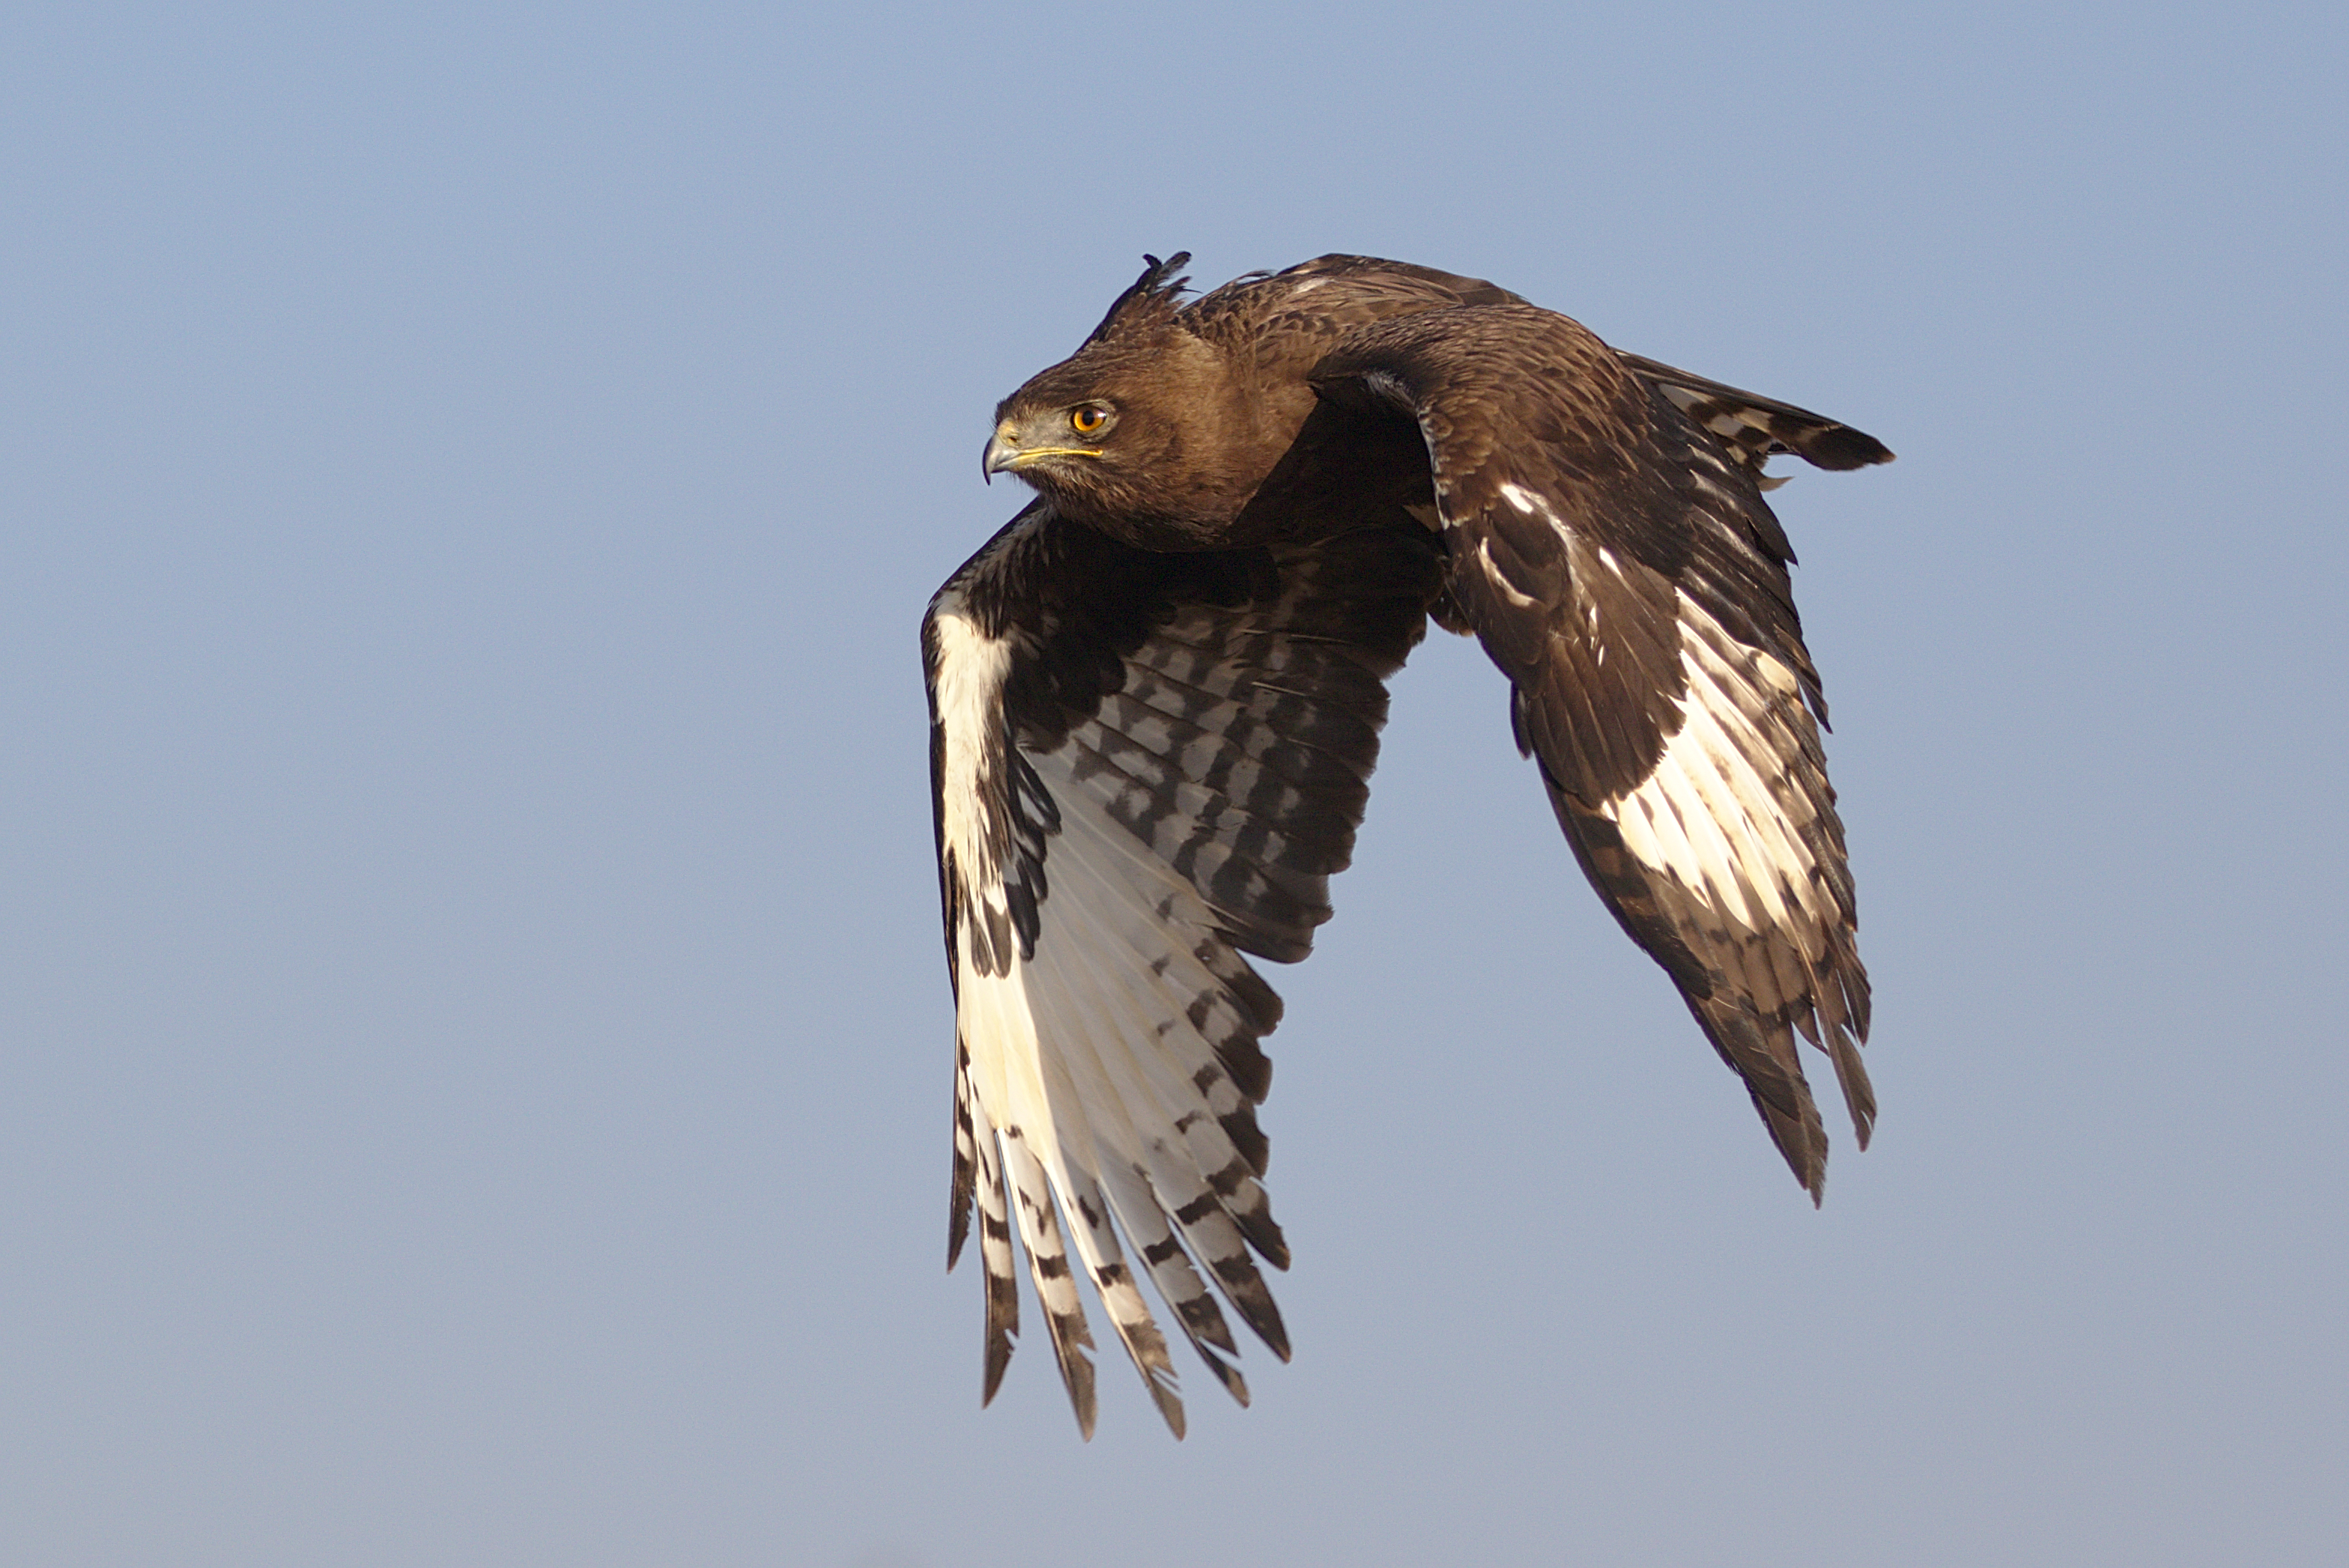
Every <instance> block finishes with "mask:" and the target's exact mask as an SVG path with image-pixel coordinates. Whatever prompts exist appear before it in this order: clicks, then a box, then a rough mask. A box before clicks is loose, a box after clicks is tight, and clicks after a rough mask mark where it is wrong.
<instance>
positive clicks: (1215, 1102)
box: [923, 502, 1440, 1436]
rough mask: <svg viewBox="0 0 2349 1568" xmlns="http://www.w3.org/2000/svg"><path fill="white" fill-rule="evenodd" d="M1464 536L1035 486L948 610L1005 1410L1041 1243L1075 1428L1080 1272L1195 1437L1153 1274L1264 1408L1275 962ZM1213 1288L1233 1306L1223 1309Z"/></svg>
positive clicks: (961, 884)
mask: <svg viewBox="0 0 2349 1568" xmlns="http://www.w3.org/2000/svg"><path fill="white" fill-rule="evenodd" d="M1439 552H1440V546H1439V545H1438V544H1437V543H1436V542H1434V541H1433V539H1432V538H1430V537H1428V536H1426V535H1425V534H1423V532H1422V531H1419V530H1418V529H1417V528H1416V527H1415V526H1397V527H1383V526H1366V527H1364V528H1361V529H1360V530H1357V531H1350V532H1347V533H1344V534H1341V535H1340V536H1338V537H1335V538H1330V539H1324V540H1318V541H1313V542H1307V543H1300V544H1297V545H1290V546H1278V547H1274V548H1271V549H1256V550H1244V551H1225V552H1198V553H1193V554H1165V555H1162V554H1154V553H1150V552H1142V551H1137V550H1133V549H1130V548H1128V547H1126V546H1124V545H1121V544H1117V543H1115V542H1112V541H1110V540H1108V539H1107V538H1105V537H1103V536H1102V535H1100V534H1097V533H1094V532H1092V531H1090V530H1087V529H1083V528H1080V527H1077V526H1075V525H1073V524H1070V523H1067V522H1065V521H1062V520H1061V519H1060V518H1059V517H1057V516H1056V515H1055V514H1054V513H1053V512H1052V511H1051V510H1050V507H1049V505H1047V504H1045V503H1043V502H1039V503H1037V504H1036V505H1033V506H1031V507H1030V508H1029V509H1028V510H1027V511H1024V512H1022V513H1021V514H1020V515H1019V517H1018V518H1015V519H1014V520H1013V521H1011V523H1009V525H1008V526H1007V527H1006V528H1005V529H1004V530H1003V531H1001V532H1000V533H999V534H998V535H997V536H996V537H995V539H994V540H992V541H990V542H988V545H987V546H986V547H985V548H984V549H982V550H981V551H980V552H978V554H977V555H976V556H974V557H973V558H972V559H971V560H970V561H969V562H968V563H967V564H965V565H964V567H963V568H962V569H961V570H960V571H958V572H957V573H956V574H955V575H954V577H952V578H951V579H950V580H949V581H948V582H947V584H946V586H945V587H944V588H942V589H941V590H940V591H939V593H938V594H937V596H936V599H935V600H933V601H932V603H931V605H930V610H929V614H927V616H926V618H925V620H924V623H923V648H924V655H925V661H926V665H927V674H928V677H929V688H930V705H931V734H932V740H931V763H932V779H933V785H934V799H935V806H936V831H937V843H938V860H939V878H940V893H941V899H942V902H943V905H944V909H945V914H946V939H947V966H948V970H949V972H950V974H951V975H952V976H953V978H954V984H955V992H956V1029H957V1058H956V1073H955V1163H954V1179H953V1191H952V1202H951V1217H950V1223H949V1232H948V1264H949V1266H951V1264H953V1262H954V1261H955V1259H956V1258H957V1257H958V1256H959V1254H960V1252H961V1249H962V1247H963V1244H964V1243H965V1240H966V1239H967V1236H968V1226H969V1221H970V1216H971V1215H972V1213H973V1212H976V1213H977V1215H978V1223H979V1238H980V1249H979V1250H980V1258H981V1264H982V1266H983V1268H984V1269H985V1272H986V1274H987V1291H986V1296H987V1318H986V1357H985V1367H986V1384H985V1395H986V1397H987V1398H993V1396H994V1393H995V1390H996V1388H997V1387H998V1386H999V1382H1000V1380H1001V1377H1002V1375H1003V1370H1004V1367H1005V1366H1006V1364H1007V1363H1008V1361H1009V1356H1010V1350H1011V1343H1012V1339H1013V1336H1015V1335H1016V1334H1017V1332H1018V1329H1019V1287H1018V1284H1017V1282H1016V1280H1015V1279H1014V1277H1013V1269H1014V1263H1013V1252H1014V1247H1013V1242H1012V1236H1013V1233H1014V1230H1015V1229H1016V1231H1017V1233H1018V1236H1019V1250H1020V1251H1022V1252H1024V1253H1025V1254H1026V1257H1027V1264H1028V1272H1029V1274H1030V1280H1031V1284H1032V1288H1033V1290H1034V1293H1035V1295H1036V1298H1037V1301H1038V1304H1039V1305H1040V1308H1041V1310H1042V1311H1043V1313H1044V1316H1045V1326H1046V1330H1047V1333H1048V1335H1049V1336H1050V1340H1051V1342H1052V1346H1053V1351H1054V1355H1055V1357H1056V1358H1057V1359H1058V1361H1059V1364H1060V1367H1061V1377H1062V1380H1063V1382H1064V1383H1065V1384H1066V1386H1067V1388H1068V1392H1069V1397H1070V1399H1071V1404H1072V1405H1073V1406H1074V1407H1075V1409H1076V1413H1077V1420H1078V1424H1079V1426H1080V1428H1081V1429H1083V1430H1084V1431H1085V1432H1086V1433H1087V1435H1090V1434H1091V1432H1092V1425H1093V1417H1094V1404H1095V1395H1094V1387H1093V1365H1092V1357H1091V1351H1092V1347H1093V1341H1092V1336H1091V1333H1090V1330H1089V1328H1088V1326H1087V1322H1086V1316H1085V1311H1084V1305H1083V1303H1082V1301H1081V1298H1080V1295H1079V1292H1078V1288H1077V1284H1076V1277H1075V1276H1076V1274H1077V1273H1078V1272H1079V1271H1081V1272H1082V1273H1083V1274H1084V1275H1085V1276H1086V1278H1087V1279H1088V1280H1089V1281H1090V1282H1091V1284H1092V1287H1093V1291H1094V1293H1095V1295H1097V1296H1098V1297H1099V1299H1100V1301H1101V1305H1102V1311H1103V1312H1104V1314H1105V1315H1107V1317H1108V1319H1109V1322H1110V1325H1111V1327H1112V1330H1113V1331H1114V1332H1115V1334H1116V1335H1117V1337H1118V1339H1119V1342H1120V1344H1121V1345H1122V1346H1123V1348H1124V1350H1125V1353H1126V1355H1127V1357H1128V1358H1129V1359H1130V1360H1132V1362H1133V1365H1134V1367H1135V1368H1136V1369H1137V1370H1138V1371H1139V1372H1140V1374H1141V1376H1142V1377H1143V1383H1144V1385H1145V1387H1147V1389H1148V1391H1149V1393H1150V1395H1151V1398H1153V1400H1154V1402H1155V1403H1156V1405H1157V1407H1158V1409H1159V1411H1160V1413H1161V1415H1162V1416H1163V1417H1164V1419H1165V1420H1166V1422H1167V1424H1168V1426H1169V1427H1170V1428H1172V1429H1174V1432H1175V1433H1176V1435H1177V1436H1180V1435H1181V1433H1182V1431H1183V1429H1184V1413H1183V1405H1182V1402H1181V1398H1180V1397H1179V1394H1178V1391H1177V1378H1176V1375H1175V1371H1174V1365H1173V1361H1172V1359H1171V1357H1170V1356H1169V1353H1168V1346H1167V1341H1166V1338H1165V1336H1164V1334H1163V1333H1162V1331H1161V1330H1160V1328H1159V1326H1158V1325H1157V1322H1156V1320H1155V1318H1154V1315H1153V1313H1152V1311H1151V1308H1150V1305H1149V1303H1148V1302H1147V1301H1146V1299H1145V1298H1144V1296H1143V1293H1142V1290H1141V1287H1140V1279H1141V1276H1143V1275H1144V1274H1146V1275H1147V1276H1148V1277H1149V1279H1150V1282H1151V1285H1152V1288H1153V1289H1154V1291H1155V1292H1156V1293H1157V1295H1159V1296H1160V1297H1161V1299H1163V1300H1164V1302H1165V1304H1166V1305H1167V1306H1168V1307H1169V1308H1170V1309H1171V1311H1172V1312H1173V1315H1174V1322H1175V1324H1176V1326H1178V1327H1179V1328H1180V1329H1181V1331H1182V1333H1183V1336H1184V1337H1185V1339H1187V1340H1188V1341H1189V1342H1190V1344H1191V1346H1192V1347H1193V1348H1194V1350H1195V1351H1196V1352H1197V1354H1198V1355H1199V1356H1200V1357H1201V1358H1202V1359H1203V1360H1204V1361H1205V1362H1206V1365H1207V1367H1208V1368H1209V1370H1210V1371H1211V1372H1212V1373H1213V1374H1214V1376H1215V1377H1216V1379H1217V1381H1219V1382H1220V1383H1222V1384H1223V1386H1224V1387H1226V1389H1227V1390H1229V1391H1230V1392H1231V1394H1232V1395H1233V1397H1234V1398H1237V1399H1238V1400H1239V1401H1240V1402H1241V1403H1243V1404H1245V1403H1246V1402H1247V1384H1246V1382H1245V1380H1244V1379H1243V1378H1242V1377H1241V1375H1240V1372H1239V1369H1238V1368H1237V1367H1236V1366H1235V1365H1234V1364H1233V1362H1234V1359H1235V1358H1236V1357H1237V1346H1236V1344H1235V1342H1234V1339H1233V1336H1232V1334H1231V1331H1230V1329H1229V1328H1228V1326H1226V1320H1225V1316H1224V1310H1223V1308H1224V1306H1226V1305H1228V1306H1229V1307H1230V1309H1231V1310H1232V1311H1234V1312H1236V1313H1237V1314H1238V1315H1239V1317H1240V1318H1241V1320H1242V1321H1243V1322H1245V1323H1246V1324H1247V1326H1249V1328H1250V1329H1252V1330H1253V1331H1254V1332H1255V1333H1256V1335H1257V1336H1258V1337H1259V1338H1261V1339H1262V1340H1263V1341H1264V1342H1265V1344H1266V1345H1267V1346H1269V1347H1270V1348H1271V1349H1272V1350H1273V1352H1274V1353H1275V1354H1276V1355H1278V1356H1280V1357H1283V1358H1284V1359H1285V1358H1286V1357H1288V1336H1287V1334H1286V1331H1285V1330H1284V1328H1283V1326H1282V1325H1281V1320H1280V1314H1279V1310H1278V1307H1277V1306H1276V1305H1274V1303H1273V1299H1272V1296H1271V1294H1270V1292H1269V1291H1268V1289H1267V1287H1266V1285H1265V1283H1264V1278H1263V1275H1262V1274H1261V1272H1260V1271H1259V1269H1258V1267H1257V1260H1258V1259H1261V1260H1263V1261H1264V1262H1266V1263H1269V1264H1272V1265H1273V1266H1275V1267H1276V1268H1278V1267H1286V1266H1287V1264H1288V1248H1287V1245H1286V1243H1284V1242H1283V1240H1282V1238H1281V1233H1280V1229H1279V1227H1278V1224H1276V1223H1275V1222H1274V1220H1273V1217H1272V1211H1271V1206H1270V1203H1269V1201H1268V1198H1267V1196H1266V1193H1265V1190H1264V1186H1263V1181H1262V1178H1263V1175H1264V1171H1265V1162H1266V1155H1267V1144H1266V1140H1265V1138H1264V1135H1263V1133H1262V1131H1261V1130H1259V1128H1258V1127H1257V1119H1256V1108H1257V1105H1258V1104H1259V1103H1260V1102H1261V1101H1262V1100H1263V1099H1264V1097H1265V1094H1266V1091H1267V1089H1268V1087H1269V1083H1270V1075H1271V1069H1270V1065H1269V1063H1268V1061H1267V1059H1266V1057H1265V1056H1264V1054H1263V1051H1262V1049H1261V1048H1260V1047H1259V1044H1258V1042H1259V1041H1260V1040H1261V1038H1262V1037H1264V1036H1265V1035H1267V1034H1268V1033H1270V1032H1271V1030H1272V1029H1273V1027H1274V1026H1276V1025H1277V1024H1278V1022H1279V1018H1280V1002H1279V999H1278V996H1277V995H1275V994H1274V993H1273V991H1272V989H1271V987H1270V986H1268V985H1266V984H1265V982H1264V981H1263V979H1262V978H1261V977H1260V976H1258V975H1257V972H1256V970H1255V968H1254V966H1253V965H1251V964H1250V963H1249V958H1250V956H1254V957H1257V958H1268V959H1272V960H1276V961H1280V962H1291V961H1294V960H1296V959H1299V958H1301V957H1303V956H1305V954H1306V953H1307V952H1308V951H1309V949H1310V947H1311V944H1312V937H1313V931H1314V928H1315V927H1316V926H1318V925H1319V923H1321V922H1323V921H1324V920H1326V919H1328V918H1329V915H1330V906H1329V902H1328V891H1329V879H1330V875H1331V874H1332V873H1334V872H1338V871H1340V870H1342V869H1343V868H1344V866H1345V865H1346V863H1347V861H1348V858H1349V856H1350V853H1351V851H1352V845H1353V837H1354V831H1355V829H1356V827H1357V826H1358V825H1359V824H1360V822H1361V814H1362V810H1363V806H1364V803H1365V801H1366V799H1367V798H1368V782H1367V780H1368V778H1369V775H1370V771H1371V767H1372V765H1373V763H1374V762H1375V761H1376V759H1377V751H1378V732H1379V729H1380V727H1381V724H1382V723H1383V722H1384V720H1385V717H1386V703H1387V697H1386V690H1385V686H1384V681H1385V678H1386V676H1389V675H1391V674H1392V672H1393V671H1394V670H1395V669H1396V668H1398V667H1399V666H1400V665H1402V660H1403V657H1404V655H1406V654H1407V653H1408V652H1409V651H1410V649H1411V648H1412V646H1413V645H1414V644H1415V643H1416V642H1417V641H1418V639H1419V637H1420V635H1421V634H1422V631H1423V626H1424V622H1425V612H1426V608H1427V605H1428V603H1429V602H1430V601H1431V600H1432V599H1433V597H1434V595H1435V593H1436V592H1437V590H1438V587H1439V585H1440V554H1439ZM1218 1296H1220V1298H1221V1303H1220V1304H1219V1302H1218Z"/></svg>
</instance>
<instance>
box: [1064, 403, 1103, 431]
mask: <svg viewBox="0 0 2349 1568" xmlns="http://www.w3.org/2000/svg"><path fill="white" fill-rule="evenodd" d="M1108 423H1109V410H1108V409H1106V408H1104V407H1102V406H1101V405H1100V404H1098V403H1087V404H1083V405H1081V407H1076V408H1072V409H1071V410H1070V411H1069V425H1070V427H1071V428H1072V429H1074V430H1075V431H1076V432H1077V434H1078V435H1080V436H1090V435H1092V433H1093V432H1094V431H1095V430H1098V429H1100V428H1102V426H1103V425H1106V424H1108Z"/></svg>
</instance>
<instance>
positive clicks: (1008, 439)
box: [978, 419, 1102, 484]
mask: <svg viewBox="0 0 2349 1568" xmlns="http://www.w3.org/2000/svg"><path fill="white" fill-rule="evenodd" d="M1101 455H1102V449H1100V448H1099V447H1031V446H1028V445H1026V444H1025V443H1023V442H1022V441H1021V440H1020V438H1019V427H1018V426H1017V425H1015V424H1013V423H1012V422H1011V421H1010V420H1009V419H1006V420H1004V421H1003V423H1001V424H1000V425H998V426H997V427H995V434H994V435H992V436H989V437H988V438H987V450H986V451H984V452H982V453H981V454H979V461H978V473H979V477H980V478H981V479H983V480H987V481H988V483H990V484H992V483H993V482H994V480H995V476H996V475H998V474H1016V473H1018V472H1019V470H1020V469H1024V468H1027V467H1029V466H1030V465H1031V464H1034V463H1039V462H1041V461H1042V460H1043V459H1046V458H1098V457H1100V456H1101Z"/></svg>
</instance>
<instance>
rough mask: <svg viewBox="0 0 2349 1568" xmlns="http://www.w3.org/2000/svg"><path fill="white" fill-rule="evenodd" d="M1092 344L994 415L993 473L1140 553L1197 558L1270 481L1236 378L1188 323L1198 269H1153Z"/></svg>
mask: <svg viewBox="0 0 2349 1568" xmlns="http://www.w3.org/2000/svg"><path fill="white" fill-rule="evenodd" d="M1145 259H1146V260H1148V261H1149V263H1150V267H1149V270H1148V271H1146V272H1144V273H1143V274H1142V277H1141V279H1140V280H1139V281H1138V282H1136V283H1135V284H1134V285H1133V287H1132V288H1129V289H1127V290H1126V291H1125V293H1124V294H1121V295H1119V296H1118V299H1117V302H1116V303H1115V304H1112V305H1111V306H1110V310H1109V314H1108V315H1106V316H1104V317H1102V324H1101V325H1100V326H1098V327H1096V328H1094V329H1093V334H1092V336H1091V337H1089V338H1087V339H1086V340H1085V342H1084V344H1083V346H1081V347H1080V348H1079V349H1078V350H1077V352H1076V353H1074V354H1072V355H1071V356H1069V357H1068V358H1066V359H1064V360H1062V361H1061V363H1059V364H1058V365H1055V366H1051V367H1050V369H1048V370H1043V371H1040V372H1039V373H1038V374H1037V375H1036V376H1034V377H1031V378H1030V380H1029V381H1028V383H1027V385H1025V386H1023V387H1020V388H1019V390H1018V391H1017V392H1014V393H1013V394H1011V396H1010V397H1006V398H1005V399H1004V400H1003V401H1002V402H1001V403H999V404H998V405H996V409H995V432H994V434H993V435H992V436H990V437H989V438H988V443H987V452H986V456H985V459H984V471H985V472H986V473H987V474H988V475H989V476H992V475H995V474H1007V473H1008V474H1017V475H1018V476H1019V478H1021V479H1022V480H1027V481H1028V483H1030V484H1031V485H1033V486H1035V487H1036V489H1037V490H1038V491H1039V492H1040V493H1041V494H1042V495H1044V496H1045V497H1046V498H1047V499H1048V500H1050V501H1051V502H1052V504H1053V505H1054V506H1055V507H1056V508H1058V509H1059V510H1060V511H1061V515H1063V516H1065V517H1068V518H1070V519H1071V520H1073V521H1079V522H1083V523H1087V524H1090V525H1091V526H1092V527H1095V528H1098V529H1100V530H1101V531H1102V532H1104V533H1107V534H1110V535H1111V536H1112V537H1113V538H1117V539H1122V540H1123V541H1125V542H1127V543H1129V544H1135V545H1140V546H1142V547H1143V548H1145V549H1152V550H1197V549H1205V548H1213V547H1215V546H1217V545H1221V544H1226V543H1229V542H1231V540H1230V539H1229V538H1228V531H1229V529H1230V526H1231V523H1232V521H1233V519H1234V518H1236V517H1237V515H1238V514H1239V511H1240V510H1241V508H1243V507H1244V506H1245V505H1246V504H1247V500H1248V497H1249V496H1250V495H1251V494H1252V493H1253V492H1254V490H1255V489H1256V487H1257V484H1258V483H1260V482H1261V481H1262V480H1263V479H1264V473H1265V469H1267V468H1268V466H1269V464H1268V463H1267V462H1260V461H1254V460H1251V459H1252V457H1253V453H1252V450H1251V449H1252V445H1253V444H1252V443H1250V442H1248V441H1247V440H1246V439H1245V438H1243V436H1242V427H1243V426H1244V424H1245V422H1246V419H1247V411H1246V408H1245V405H1244V399H1243V398H1242V397H1241V388H1240V387H1239V385H1238V378H1237V377H1235V376H1234V375H1233V373H1232V371H1231V368H1230V366H1228V365H1227V364H1226V358H1225V356H1224V354H1223V353H1222V352H1221V351H1220V350H1218V349H1217V348H1216V347H1215V346H1213V345H1211V344H1209V343H1208V342H1206V340H1205V339H1203V338H1202V337H1201V336H1200V335H1198V334H1197V333H1195V332H1194V331H1193V330H1192V329H1191V327H1190V325H1188V324H1187V323H1186V322H1185V321H1184V319H1183V318H1182V316H1181V315H1180V311H1179V304H1180V291H1181V289H1182V286H1183V280H1182V279H1180V278H1173V279H1172V281H1171V282H1170V281H1169V279H1170V277H1171V275H1172V274H1173V273H1174V270H1175V269H1176V268H1178V267H1180V266H1181V265H1182V264H1183V263H1185V262H1186V261H1188V260H1189V259H1190V258H1189V257H1188V256H1187V255H1180V254H1178V255H1176V256H1174V258H1173V259H1172V260H1170V261H1166V262H1161V261H1159V260H1157V259H1156V258H1155V257H1148V258H1145Z"/></svg>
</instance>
